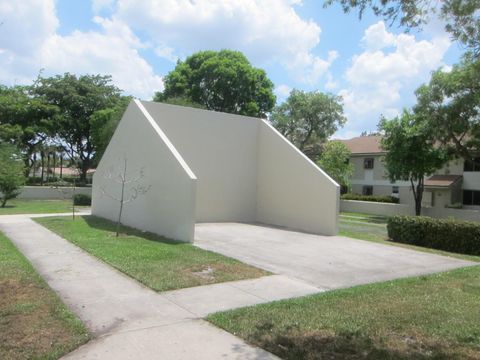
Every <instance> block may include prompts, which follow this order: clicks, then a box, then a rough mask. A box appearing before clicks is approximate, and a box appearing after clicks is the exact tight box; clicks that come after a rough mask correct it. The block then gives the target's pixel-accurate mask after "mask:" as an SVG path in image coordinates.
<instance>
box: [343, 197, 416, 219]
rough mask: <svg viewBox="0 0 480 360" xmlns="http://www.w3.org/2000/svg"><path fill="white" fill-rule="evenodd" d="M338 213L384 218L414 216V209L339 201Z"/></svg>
mask: <svg viewBox="0 0 480 360" xmlns="http://www.w3.org/2000/svg"><path fill="white" fill-rule="evenodd" d="M340 211H342V212H358V213H364V214H371V215H384V216H394V215H415V208H414V206H413V205H404V204H389V203H379V202H373V201H357V200H340Z"/></svg>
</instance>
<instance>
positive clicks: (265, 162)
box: [257, 121, 340, 235]
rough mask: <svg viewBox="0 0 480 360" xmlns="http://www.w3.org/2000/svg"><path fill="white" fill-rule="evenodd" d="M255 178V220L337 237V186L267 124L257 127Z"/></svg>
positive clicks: (338, 188)
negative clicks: (256, 178)
mask: <svg viewBox="0 0 480 360" xmlns="http://www.w3.org/2000/svg"><path fill="white" fill-rule="evenodd" d="M257 176H258V180H257V221H259V222H262V223H265V224H272V225H279V226H285V227H287V228H291V229H297V230H301V231H306V232H309V233H315V234H323V235H335V234H337V232H338V223H337V219H338V209H339V199H340V193H339V192H340V187H339V185H338V184H337V183H336V182H335V181H333V180H332V179H331V178H330V177H329V176H328V175H327V174H325V172H323V171H322V170H321V169H320V168H319V167H318V166H317V165H315V164H314V163H313V162H312V161H311V160H310V159H308V158H307V157H306V156H305V155H304V154H303V153H302V152H300V151H299V150H298V149H297V148H296V147H294V146H293V145H292V144H291V143H290V142H289V141H288V140H286V139H285V138H284V137H283V136H282V135H281V134H280V133H279V132H278V131H277V130H275V129H274V128H273V127H272V126H271V125H270V124H268V123H267V122H266V121H261V123H260V127H259V134H258V163H257Z"/></svg>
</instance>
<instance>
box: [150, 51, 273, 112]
mask: <svg viewBox="0 0 480 360" xmlns="http://www.w3.org/2000/svg"><path fill="white" fill-rule="evenodd" d="M164 83H165V90H164V91H163V92H161V93H156V94H155V97H154V100H155V101H162V102H164V101H167V102H168V100H169V99H172V98H176V99H178V98H180V99H183V101H186V102H187V103H194V104H200V105H202V106H204V107H205V108H206V109H208V110H216V111H223V112H228V113H232V114H240V115H248V116H257V117H263V118H265V117H266V114H267V113H268V112H270V111H271V110H272V108H273V106H274V105H275V95H274V94H273V83H272V82H271V81H270V80H269V79H268V77H267V75H266V73H265V71H264V70H262V69H258V68H255V67H253V66H252V65H251V64H250V62H249V61H248V59H247V58H246V57H245V56H244V55H243V54H242V53H241V52H238V51H231V50H221V51H200V52H198V53H195V54H193V55H191V56H189V57H187V59H185V61H179V62H178V63H177V65H176V66H175V69H174V70H172V71H171V72H170V73H168V74H167V76H165V79H164Z"/></svg>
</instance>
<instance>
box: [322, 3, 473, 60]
mask: <svg viewBox="0 0 480 360" xmlns="http://www.w3.org/2000/svg"><path fill="white" fill-rule="evenodd" d="M324 3H325V5H326V6H328V5H331V4H333V3H339V4H340V5H341V6H342V8H343V10H344V11H345V12H350V11H351V10H353V9H357V10H358V13H359V16H360V18H361V17H362V16H363V14H364V13H365V11H366V10H367V9H371V10H372V11H373V12H374V14H375V15H377V16H382V17H383V18H384V19H385V20H386V21H388V22H389V23H394V22H397V21H398V22H399V23H400V25H402V26H405V27H406V28H407V30H408V29H414V28H420V27H421V26H422V25H424V24H425V23H427V22H428V21H429V20H430V19H431V18H432V17H433V16H440V17H441V18H442V20H443V21H444V23H445V29H446V30H447V31H448V32H449V33H450V34H451V37H452V39H453V40H457V41H459V42H460V43H461V44H463V45H464V46H465V47H466V48H467V49H468V50H469V51H472V52H473V53H474V54H475V56H479V55H480V1H479V0H443V1H432V0H325V1H324Z"/></svg>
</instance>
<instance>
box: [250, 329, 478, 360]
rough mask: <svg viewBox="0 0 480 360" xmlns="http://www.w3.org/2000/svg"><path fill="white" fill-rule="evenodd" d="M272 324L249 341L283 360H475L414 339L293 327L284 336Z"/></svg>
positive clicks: (464, 354)
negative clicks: (303, 329)
mask: <svg viewBox="0 0 480 360" xmlns="http://www.w3.org/2000/svg"><path fill="white" fill-rule="evenodd" d="M273 328H274V325H273V324H272V323H264V324H262V325H258V326H257V329H256V332H255V333H254V334H253V336H252V337H251V338H250V339H249V340H250V341H251V342H253V343H254V344H255V345H258V346H260V347H262V348H263V349H265V350H267V351H269V352H271V353H274V354H276V355H278V356H279V357H281V358H282V359H285V360H300V359H305V360H313V359H319V360H320V359H349V360H360V359H369V360H384V359H389V360H400V359H412V360H427V359H430V360H431V359H435V360H444V359H445V360H447V359H449V360H456V359H458V360H460V359H474V358H475V357H474V356H473V355H472V356H469V354H468V352H463V351H462V352H458V351H456V350H458V349H455V348H451V347H449V346H447V345H448V344H439V343H429V342H426V341H418V340H417V339H415V338H413V337H408V336H405V337H403V338H399V337H398V338H396V339H393V341H392V339H391V338H390V336H389V338H388V340H389V341H388V344H387V343H385V342H384V341H381V340H372V338H370V337H368V336H365V335H362V334H359V333H355V332H344V333H338V334H333V335H332V334H327V333H325V334H322V333H320V332H312V333H301V332H300V331H299V329H297V327H296V326H292V327H291V328H289V329H286V331H285V332H284V333H283V334H278V333H275V331H274V329H273Z"/></svg>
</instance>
